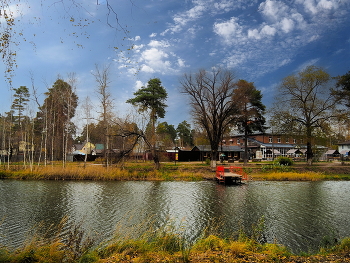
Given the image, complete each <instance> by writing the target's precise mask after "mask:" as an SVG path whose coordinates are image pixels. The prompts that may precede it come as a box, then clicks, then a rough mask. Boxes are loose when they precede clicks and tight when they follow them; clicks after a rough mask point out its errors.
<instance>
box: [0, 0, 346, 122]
mask: <svg viewBox="0 0 350 263" xmlns="http://www.w3.org/2000/svg"><path fill="white" fill-rule="evenodd" d="M18 2H21V3H18ZM14 3H17V5H14V6H12V7H11V11H12V12H13V13H14V15H15V16H16V19H19V20H20V21H19V22H17V26H16V28H15V29H16V32H22V33H23V36H17V41H18V43H19V45H18V46H17V47H14V48H15V49H16V50H17V65H18V68H17V69H16V71H15V76H14V77H13V87H14V88H17V87H19V86H21V85H25V86H27V87H31V86H32V82H31V78H33V79H34V83H35V86H36V87H37V88H38V92H39V94H42V93H44V92H46V91H47V88H48V87H50V86H51V85H52V84H53V82H54V81H55V80H56V79H57V76H58V75H61V76H62V77H63V78H65V77H67V74H68V73H70V72H75V73H76V76H77V80H78V81H77V86H76V92H77V94H78V96H79V99H80V101H83V100H84V99H85V97H86V96H89V97H90V99H91V100H92V101H93V103H96V93H95V90H96V83H95V81H94V77H93V76H92V74H91V72H92V71H93V70H94V69H95V64H98V65H100V66H103V65H110V69H111V84H110V90H111V93H112V97H113V99H114V105H115V112H116V114H117V115H121V116H123V115H125V114H127V112H128V109H129V107H130V105H128V104H125V101H126V100H127V99H129V98H131V97H132V96H133V92H135V91H136V90H137V89H138V88H139V87H141V86H142V85H145V84H146V83H147V81H148V80H149V79H151V78H155V77H157V78H160V79H161V81H162V83H163V86H164V87H165V88H166V89H167V91H168V94H169V98H168V101H167V104H168V106H169V107H168V108H167V114H166V117H165V118H164V119H161V120H160V121H167V122H168V123H169V124H174V125H175V126H177V124H178V123H179V122H182V121H183V120H187V121H189V122H190V121H191V118H190V115H189V108H188V106H187V103H186V97H184V96H183V95H181V94H180V93H179V79H180V78H181V76H182V75H183V74H184V73H191V72H192V73H194V72H197V71H198V70H199V69H203V68H204V69H210V68H211V67H213V66H221V67H223V68H227V69H229V70H232V71H233V72H235V75H236V77H237V80H238V79H245V80H247V81H249V82H254V83H255V85H256V87H257V88H258V89H259V90H261V91H262V93H263V102H264V103H265V105H266V106H267V107H269V106H270V105H271V103H272V101H273V97H274V96H275V90H276V86H277V85H278V83H279V82H280V81H281V80H282V78H283V77H285V76H287V75H290V74H293V73H295V72H297V71H299V70H301V69H303V68H304V67H305V66H307V65H316V66H321V67H323V68H325V69H326V70H327V71H328V72H329V73H330V74H331V75H333V76H336V75H342V74H345V73H346V72H347V71H349V70H350V14H349V13H350V3H349V1H348V0H293V1H287V0H283V1H272V0H266V1H257V0H251V1H246V0H231V1H230V0H183V1H180V0H176V1H175V0H173V1H171V0H132V1H130V0H113V1H112V0H110V1H109V4H110V5H111V6H112V7H113V9H114V11H116V13H117V15H118V22H119V25H118V24H116V20H115V14H114V13H113V12H111V13H110V15H109V16H108V15H107V13H108V6H107V3H106V1H105V0H75V1H73V0H63V1H53V0H52V1H51V0H45V1H37V0H27V1H18V0H17V1H16V0H14ZM73 3H75V5H73ZM109 24H110V25H109ZM120 26H122V27H123V29H121V28H120ZM128 49H129V50H128ZM3 69H4V66H3V64H1V67H0V70H2V71H3ZM1 86H2V91H3V94H2V96H1V98H0V102H1V104H0V112H1V113H3V112H6V111H9V109H10V105H11V101H12V100H13V98H12V97H11V93H12V92H11V91H10V88H9V85H8V84H7V83H6V82H5V79H4V78H2V79H1ZM40 99H41V101H42V100H43V99H44V96H43V95H41V96H40ZM31 111H32V112H35V111H36V108H35V106H33V107H32V109H31ZM77 123H78V122H77Z"/></svg>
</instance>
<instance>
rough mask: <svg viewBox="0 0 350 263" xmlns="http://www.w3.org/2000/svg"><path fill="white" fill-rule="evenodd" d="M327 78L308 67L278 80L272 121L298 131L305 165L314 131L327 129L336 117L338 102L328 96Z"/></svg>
mask: <svg viewBox="0 0 350 263" xmlns="http://www.w3.org/2000/svg"><path fill="white" fill-rule="evenodd" d="M330 80H331V78H330V75H329V74H328V73H327V72H326V71H324V70H323V69H321V68H318V67H315V66H308V67H307V68H305V69H304V70H302V71H300V72H298V73H296V74H293V75H290V76H288V77H286V78H284V79H283V80H282V83H281V85H280V87H279V92H278V94H277V96H276V103H275V107H274V109H273V112H274V113H273V114H272V118H273V119H275V120H277V121H279V122H280V123H281V124H282V126H287V127H288V129H289V130H290V131H291V130H293V129H295V128H299V131H302V132H303V134H304V136H305V138H306V143H307V152H306V156H307V162H308V164H312V158H313V151H312V141H313V136H314V132H315V131H317V129H327V128H328V125H329V122H330V121H331V120H332V119H333V118H335V117H337V116H338V113H337V112H336V111H335V110H336V106H337V104H338V103H339V99H337V98H336V97H335V96H333V94H332V93H331V88H330V85H331V83H330Z"/></svg>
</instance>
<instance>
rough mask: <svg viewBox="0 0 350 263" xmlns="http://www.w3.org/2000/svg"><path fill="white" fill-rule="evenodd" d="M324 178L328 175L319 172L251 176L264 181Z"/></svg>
mask: <svg viewBox="0 0 350 263" xmlns="http://www.w3.org/2000/svg"><path fill="white" fill-rule="evenodd" d="M326 178H329V176H328V177H327V176H326V175H324V174H323V173H319V172H303V173H299V172H270V173H262V174H257V175H254V176H253V179H255V180H266V181H321V180H325V179H326Z"/></svg>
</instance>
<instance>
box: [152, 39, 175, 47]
mask: <svg viewBox="0 0 350 263" xmlns="http://www.w3.org/2000/svg"><path fill="white" fill-rule="evenodd" d="M148 45H149V46H150V47H155V48H159V47H161V48H165V47H169V46H170V44H169V42H168V41H158V40H151V41H150V42H149V44H148Z"/></svg>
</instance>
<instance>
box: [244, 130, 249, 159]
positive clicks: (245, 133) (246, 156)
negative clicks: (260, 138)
mask: <svg viewBox="0 0 350 263" xmlns="http://www.w3.org/2000/svg"><path fill="white" fill-rule="evenodd" d="M243 158H244V165H247V162H248V133H247V128H245V130H244V157H243Z"/></svg>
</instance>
